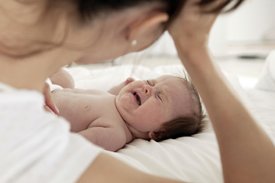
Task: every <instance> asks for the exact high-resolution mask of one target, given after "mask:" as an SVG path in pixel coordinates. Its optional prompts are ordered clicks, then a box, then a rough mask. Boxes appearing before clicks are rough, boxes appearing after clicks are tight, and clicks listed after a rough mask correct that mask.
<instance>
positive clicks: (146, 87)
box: [143, 84, 152, 95]
mask: <svg viewBox="0 0 275 183" xmlns="http://www.w3.org/2000/svg"><path fill="white" fill-rule="evenodd" d="M143 92H144V94H146V95H150V94H151V92H152V86H150V85H148V84H145V85H144V87H143Z"/></svg>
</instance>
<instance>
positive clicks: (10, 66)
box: [0, 0, 179, 183]
mask: <svg viewBox="0 0 275 183" xmlns="http://www.w3.org/2000/svg"><path fill="white" fill-rule="evenodd" d="M53 2H56V3H64V4H60V5H56V6H49V5H50V3H53ZM68 2H71V1H49V0H37V1H35V0H22V1H18V0H9V1H4V0H1V1H0V7H1V9H0V15H1V16H0V35H1V36H0V81H1V82H3V83H5V84H7V85H10V86H12V87H14V88H18V89H27V90H35V91H38V92H41V93H43V91H44V89H45V81H46V79H47V78H48V77H50V76H51V75H53V74H54V73H56V72H57V71H58V70H59V69H60V68H62V67H64V66H65V65H69V64H71V63H72V62H74V61H76V60H80V59H82V58H85V57H88V58H89V59H88V60H89V63H95V62H100V61H102V60H107V59H110V58H114V57H117V56H120V55H123V54H126V53H128V52H132V51H138V50H140V49H143V48H145V47H147V46H148V45H150V44H151V43H153V42H154V41H155V40H156V39H157V38H158V37H159V36H160V34H161V33H162V31H163V29H162V23H163V22H165V21H167V19H168V16H167V14H166V13H163V12H161V11H158V10H156V8H155V7H154V6H146V7H145V6H144V8H140V7H138V8H135V11H128V13H126V12H120V13H116V14H114V15H112V16H110V17H108V18H107V17H106V18H103V19H100V20H97V19H96V20H95V21H96V23H95V21H94V24H89V25H81V24H80V22H79V19H78V15H77V14H76V12H75V9H74V8H73V6H72V4H70V3H68ZM152 12H154V15H153V16H152ZM125 13H126V14H125ZM122 20H123V21H122ZM137 20H138V22H139V24H136V23H137V22H136V21H137ZM121 22H123V23H124V24H122V23H121ZM117 25H120V26H117ZM133 25H135V26H134V27H133ZM7 30H8V31H7ZM126 30H128V31H126ZM64 37H65V38H66V39H65V40H64ZM60 38H61V39H60ZM87 38H88V39H87ZM137 39H139V44H138V45H137V46H136V47H134V48H133V47H131V40H137ZM44 41H46V43H51V44H43V43H44ZM62 41H65V42H66V44H62V45H60V43H62ZM41 43H42V44H41ZM110 43H113V44H110ZM117 43H120V44H119V46H118V44H117ZM56 44H57V45H58V46H56ZM106 48H107V49H106ZM105 50H106V51H105ZM110 50H112V52H111V51H110ZM91 53H92V54H91ZM106 165H112V166H108V168H107V169H106V168H104V167H106ZM118 170H119V172H118ZM106 175H111V176H106ZM140 180H142V182H144V183H147V182H148V183H154V182H160V181H163V182H171V183H173V182H179V181H173V180H168V179H164V178H159V177H156V176H151V175H148V174H145V173H142V172H140V171H138V170H136V169H133V168H131V167H130V166H128V165H125V164H123V163H122V162H121V161H118V160H117V159H115V158H113V157H110V156H109V155H107V154H105V153H101V154H100V155H99V156H98V157H97V158H96V160H95V162H94V163H92V164H91V165H90V167H89V168H87V169H86V171H85V173H84V174H83V175H82V176H81V178H80V179H79V181H78V182H79V183H82V182H97V183H103V182H120V183H122V182H128V183H131V182H139V181H140Z"/></svg>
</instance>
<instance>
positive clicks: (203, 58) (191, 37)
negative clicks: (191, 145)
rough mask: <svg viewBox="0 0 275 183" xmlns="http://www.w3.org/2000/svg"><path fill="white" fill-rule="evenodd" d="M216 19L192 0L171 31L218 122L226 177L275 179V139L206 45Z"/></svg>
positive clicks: (239, 180)
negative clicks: (228, 80) (231, 84)
mask: <svg viewBox="0 0 275 183" xmlns="http://www.w3.org/2000/svg"><path fill="white" fill-rule="evenodd" d="M192 2H194V1H192ZM215 18H216V15H213V14H202V13H201V10H200V9H198V7H197V6H195V5H194V4H192V3H190V1H189V3H187V4H186V6H185V8H184V10H183V11H182V13H181V15H180V17H179V18H178V19H177V20H176V21H175V23H174V25H172V26H171V29H170V33H171V35H172V37H173V39H174V41H175V45H176V48H177V50H178V54H179V57H180V59H181V60H182V63H183V64H184V66H185V68H186V69H187V72H188V73H189V75H190V76H191V78H192V82H193V83H194V85H195V86H196V87H197V89H198V91H199V93H200V95H201V97H202V99H203V101H204V103H205V105H206V108H207V111H208V113H209V116H210V119H211V121H212V123H213V126H214V130H215V132H216V136H217V139H218V143H219V147H220V153H221V160H222V166H223V174H224V181H225V182H227V183H228V182H234V183H244V182H249V183H253V182H255V183H256V182H257V183H260V182H265V183H268V182H270V183H272V182H275V174H274V170H273V169H274V167H275V148H274V145H273V143H272V142H271V140H270V139H269V138H268V136H267V135H266V134H265V132H264V131H263V130H262V129H261V128H260V127H259V126H258V125H257V124H256V122H255V119H254V118H253V117H252V116H251V114H250V113H249V112H248V111H247V109H246V108H245V107H244V106H243V104H242V103H241V102H240V101H239V100H238V98H237V97H236V96H235V95H234V92H233V91H232V90H231V88H230V87H229V86H228V85H227V84H226V83H225V82H224V80H223V77H222V74H221V73H220V71H219V69H218V68H217V67H216V66H215V64H214V63H213V62H212V59H211V58H210V56H209V52H208V50H207V48H206V45H207V39H208V33H209V31H210V28H211V26H212V24H213V22H214V20H215ZM182 25H184V26H182Z"/></svg>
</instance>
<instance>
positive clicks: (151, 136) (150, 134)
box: [148, 132, 156, 140]
mask: <svg viewBox="0 0 275 183" xmlns="http://www.w3.org/2000/svg"><path fill="white" fill-rule="evenodd" d="M148 137H149V139H152V140H155V138H156V134H155V132H149V133H148Z"/></svg>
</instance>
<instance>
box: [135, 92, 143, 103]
mask: <svg viewBox="0 0 275 183" xmlns="http://www.w3.org/2000/svg"><path fill="white" fill-rule="evenodd" d="M133 95H134V96H135V97H136V100H137V104H138V105H141V100H140V96H139V95H138V93H137V92H134V93H133Z"/></svg>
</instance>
